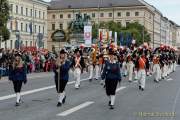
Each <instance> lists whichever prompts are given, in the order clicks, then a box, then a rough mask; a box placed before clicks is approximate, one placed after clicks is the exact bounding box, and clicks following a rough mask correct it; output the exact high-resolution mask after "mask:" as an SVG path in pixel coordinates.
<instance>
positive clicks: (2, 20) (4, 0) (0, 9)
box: [0, 0, 10, 40]
mask: <svg viewBox="0 0 180 120" xmlns="http://www.w3.org/2000/svg"><path fill="white" fill-rule="evenodd" d="M9 11H10V7H9V3H8V0H0V36H2V37H3V40H8V39H9V37H10V33H9V30H8V29H7V22H8V19H9V18H10V16H9Z"/></svg>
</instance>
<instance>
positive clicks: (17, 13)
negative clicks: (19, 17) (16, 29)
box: [16, 5, 18, 14]
mask: <svg viewBox="0 0 180 120" xmlns="http://www.w3.org/2000/svg"><path fill="white" fill-rule="evenodd" d="M16 14H18V6H17V5H16Z"/></svg>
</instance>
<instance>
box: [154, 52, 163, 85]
mask: <svg viewBox="0 0 180 120" xmlns="http://www.w3.org/2000/svg"><path fill="white" fill-rule="evenodd" d="M159 60H160V57H159V55H157V54H155V55H154V57H153V73H154V76H155V79H154V82H157V83H158V82H159V80H160V79H161V69H160V62H159Z"/></svg>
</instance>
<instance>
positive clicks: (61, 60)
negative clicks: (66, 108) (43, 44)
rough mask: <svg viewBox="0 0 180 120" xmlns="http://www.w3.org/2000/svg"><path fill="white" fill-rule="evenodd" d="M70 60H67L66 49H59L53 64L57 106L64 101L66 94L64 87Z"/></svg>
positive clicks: (67, 78) (67, 77)
mask: <svg viewBox="0 0 180 120" xmlns="http://www.w3.org/2000/svg"><path fill="white" fill-rule="evenodd" d="M70 66H71V64H70V61H68V60H67V56H66V51H65V50H64V49H62V50H61V51H60V55H59V57H58V58H57V60H56V64H55V69H54V73H55V84H56V90H57V93H58V104H57V107H60V106H61V105H62V104H64V103H65V100H66V95H65V87H66V85H67V82H68V80H69V69H70Z"/></svg>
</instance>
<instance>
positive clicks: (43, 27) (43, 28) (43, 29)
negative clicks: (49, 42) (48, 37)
mask: <svg viewBox="0 0 180 120" xmlns="http://www.w3.org/2000/svg"><path fill="white" fill-rule="evenodd" d="M43 34H44V26H43Z"/></svg>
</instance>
